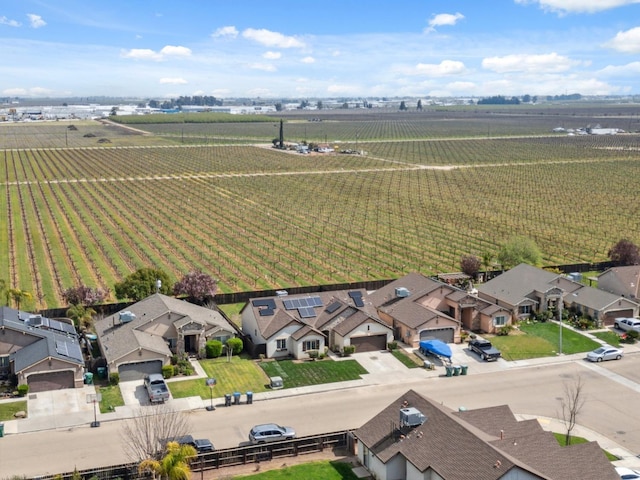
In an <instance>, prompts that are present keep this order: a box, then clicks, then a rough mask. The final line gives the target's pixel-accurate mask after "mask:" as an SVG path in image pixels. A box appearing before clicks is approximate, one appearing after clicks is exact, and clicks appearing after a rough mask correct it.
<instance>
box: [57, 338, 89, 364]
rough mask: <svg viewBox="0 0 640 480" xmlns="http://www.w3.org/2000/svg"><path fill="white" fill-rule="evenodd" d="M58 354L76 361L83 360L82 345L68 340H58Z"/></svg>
mask: <svg viewBox="0 0 640 480" xmlns="http://www.w3.org/2000/svg"><path fill="white" fill-rule="evenodd" d="M56 352H57V353H58V354H59V355H64V356H65V357H69V358H73V359H74V360H83V358H82V350H80V345H78V344H77V343H74V342H68V341H66V340H56Z"/></svg>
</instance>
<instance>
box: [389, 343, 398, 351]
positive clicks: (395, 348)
mask: <svg viewBox="0 0 640 480" xmlns="http://www.w3.org/2000/svg"><path fill="white" fill-rule="evenodd" d="M387 348H388V349H389V350H391V351H394V350H397V349H398V342H395V341H394V342H389V343H387Z"/></svg>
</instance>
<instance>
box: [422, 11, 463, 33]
mask: <svg viewBox="0 0 640 480" xmlns="http://www.w3.org/2000/svg"><path fill="white" fill-rule="evenodd" d="M463 18H464V15H462V14H461V13H459V12H458V13H454V14H451V13H438V14H435V15H433V16H432V17H431V19H430V20H429V26H428V27H427V28H426V29H425V32H433V31H435V29H436V27H442V26H443V25H449V26H453V25H455V24H456V23H458V20H462V19H463Z"/></svg>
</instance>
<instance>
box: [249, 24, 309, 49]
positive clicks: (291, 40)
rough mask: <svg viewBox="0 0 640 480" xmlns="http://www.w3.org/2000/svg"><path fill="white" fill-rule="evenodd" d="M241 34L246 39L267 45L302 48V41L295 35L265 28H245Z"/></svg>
mask: <svg viewBox="0 0 640 480" xmlns="http://www.w3.org/2000/svg"><path fill="white" fill-rule="evenodd" d="M242 36H243V37H244V38H246V39H248V40H253V41H254V42H258V43H260V44H262V45H265V46H267V47H278V48H303V47H304V46H305V44H304V42H301V41H300V40H298V39H297V38H295V37H288V36H286V35H283V34H281V33H278V32H272V31H271V30H266V29H264V28H263V29H259V30H257V29H254V28H247V29H246V30H245V31H244V32H242Z"/></svg>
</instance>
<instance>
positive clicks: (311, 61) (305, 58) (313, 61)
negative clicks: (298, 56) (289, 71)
mask: <svg viewBox="0 0 640 480" xmlns="http://www.w3.org/2000/svg"><path fill="white" fill-rule="evenodd" d="M300 61H301V62H302V63H315V62H316V59H315V58H313V57H304V58H303V59H302V60H300Z"/></svg>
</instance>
